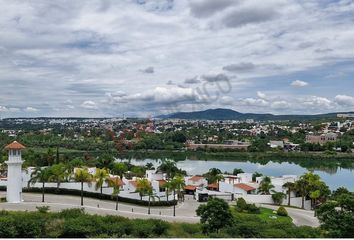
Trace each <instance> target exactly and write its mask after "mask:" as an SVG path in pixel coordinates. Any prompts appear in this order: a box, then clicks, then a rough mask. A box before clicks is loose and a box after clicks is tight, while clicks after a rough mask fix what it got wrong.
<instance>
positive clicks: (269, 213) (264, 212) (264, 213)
mask: <svg viewBox="0 0 354 240" xmlns="http://www.w3.org/2000/svg"><path fill="white" fill-rule="evenodd" d="M273 211H274V210H272V209H269V208H262V207H261V208H260V213H259V214H255V213H247V212H242V213H240V212H237V211H236V210H235V209H232V212H233V214H234V216H235V217H236V218H240V217H241V218H254V217H258V218H259V219H260V220H264V221H266V222H282V223H286V222H288V223H291V222H292V218H291V217H283V216H278V215H277V214H276V213H273Z"/></svg>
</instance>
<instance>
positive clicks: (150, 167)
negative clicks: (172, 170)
mask: <svg viewBox="0 0 354 240" xmlns="http://www.w3.org/2000/svg"><path fill="white" fill-rule="evenodd" d="M145 168H146V169H147V170H154V169H155V167H154V164H152V163H151V162H148V163H147V164H145Z"/></svg>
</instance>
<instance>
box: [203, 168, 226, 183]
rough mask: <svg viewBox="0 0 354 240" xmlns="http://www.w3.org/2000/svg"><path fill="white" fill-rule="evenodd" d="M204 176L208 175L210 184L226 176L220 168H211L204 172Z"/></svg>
mask: <svg viewBox="0 0 354 240" xmlns="http://www.w3.org/2000/svg"><path fill="white" fill-rule="evenodd" d="M204 176H205V177H206V179H207V181H208V183H209V184H210V183H219V181H220V180H222V179H223V178H224V177H223V175H222V172H221V170H220V169H218V168H210V169H209V171H208V172H207V173H206V174H204Z"/></svg>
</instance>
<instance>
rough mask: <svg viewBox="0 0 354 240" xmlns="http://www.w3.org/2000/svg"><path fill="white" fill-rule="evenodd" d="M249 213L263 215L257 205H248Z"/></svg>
mask: <svg viewBox="0 0 354 240" xmlns="http://www.w3.org/2000/svg"><path fill="white" fill-rule="evenodd" d="M247 212H248V213H253V214H259V213H261V209H260V208H259V207H257V206H256V204H254V203H253V204H247Z"/></svg>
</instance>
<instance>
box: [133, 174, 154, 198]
mask: <svg viewBox="0 0 354 240" xmlns="http://www.w3.org/2000/svg"><path fill="white" fill-rule="evenodd" d="M151 190H152V187H151V183H150V182H149V180H147V179H146V178H141V179H138V180H137V186H136V191H137V192H138V193H139V195H140V199H141V200H143V196H145V195H148V193H149V191H151Z"/></svg>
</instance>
